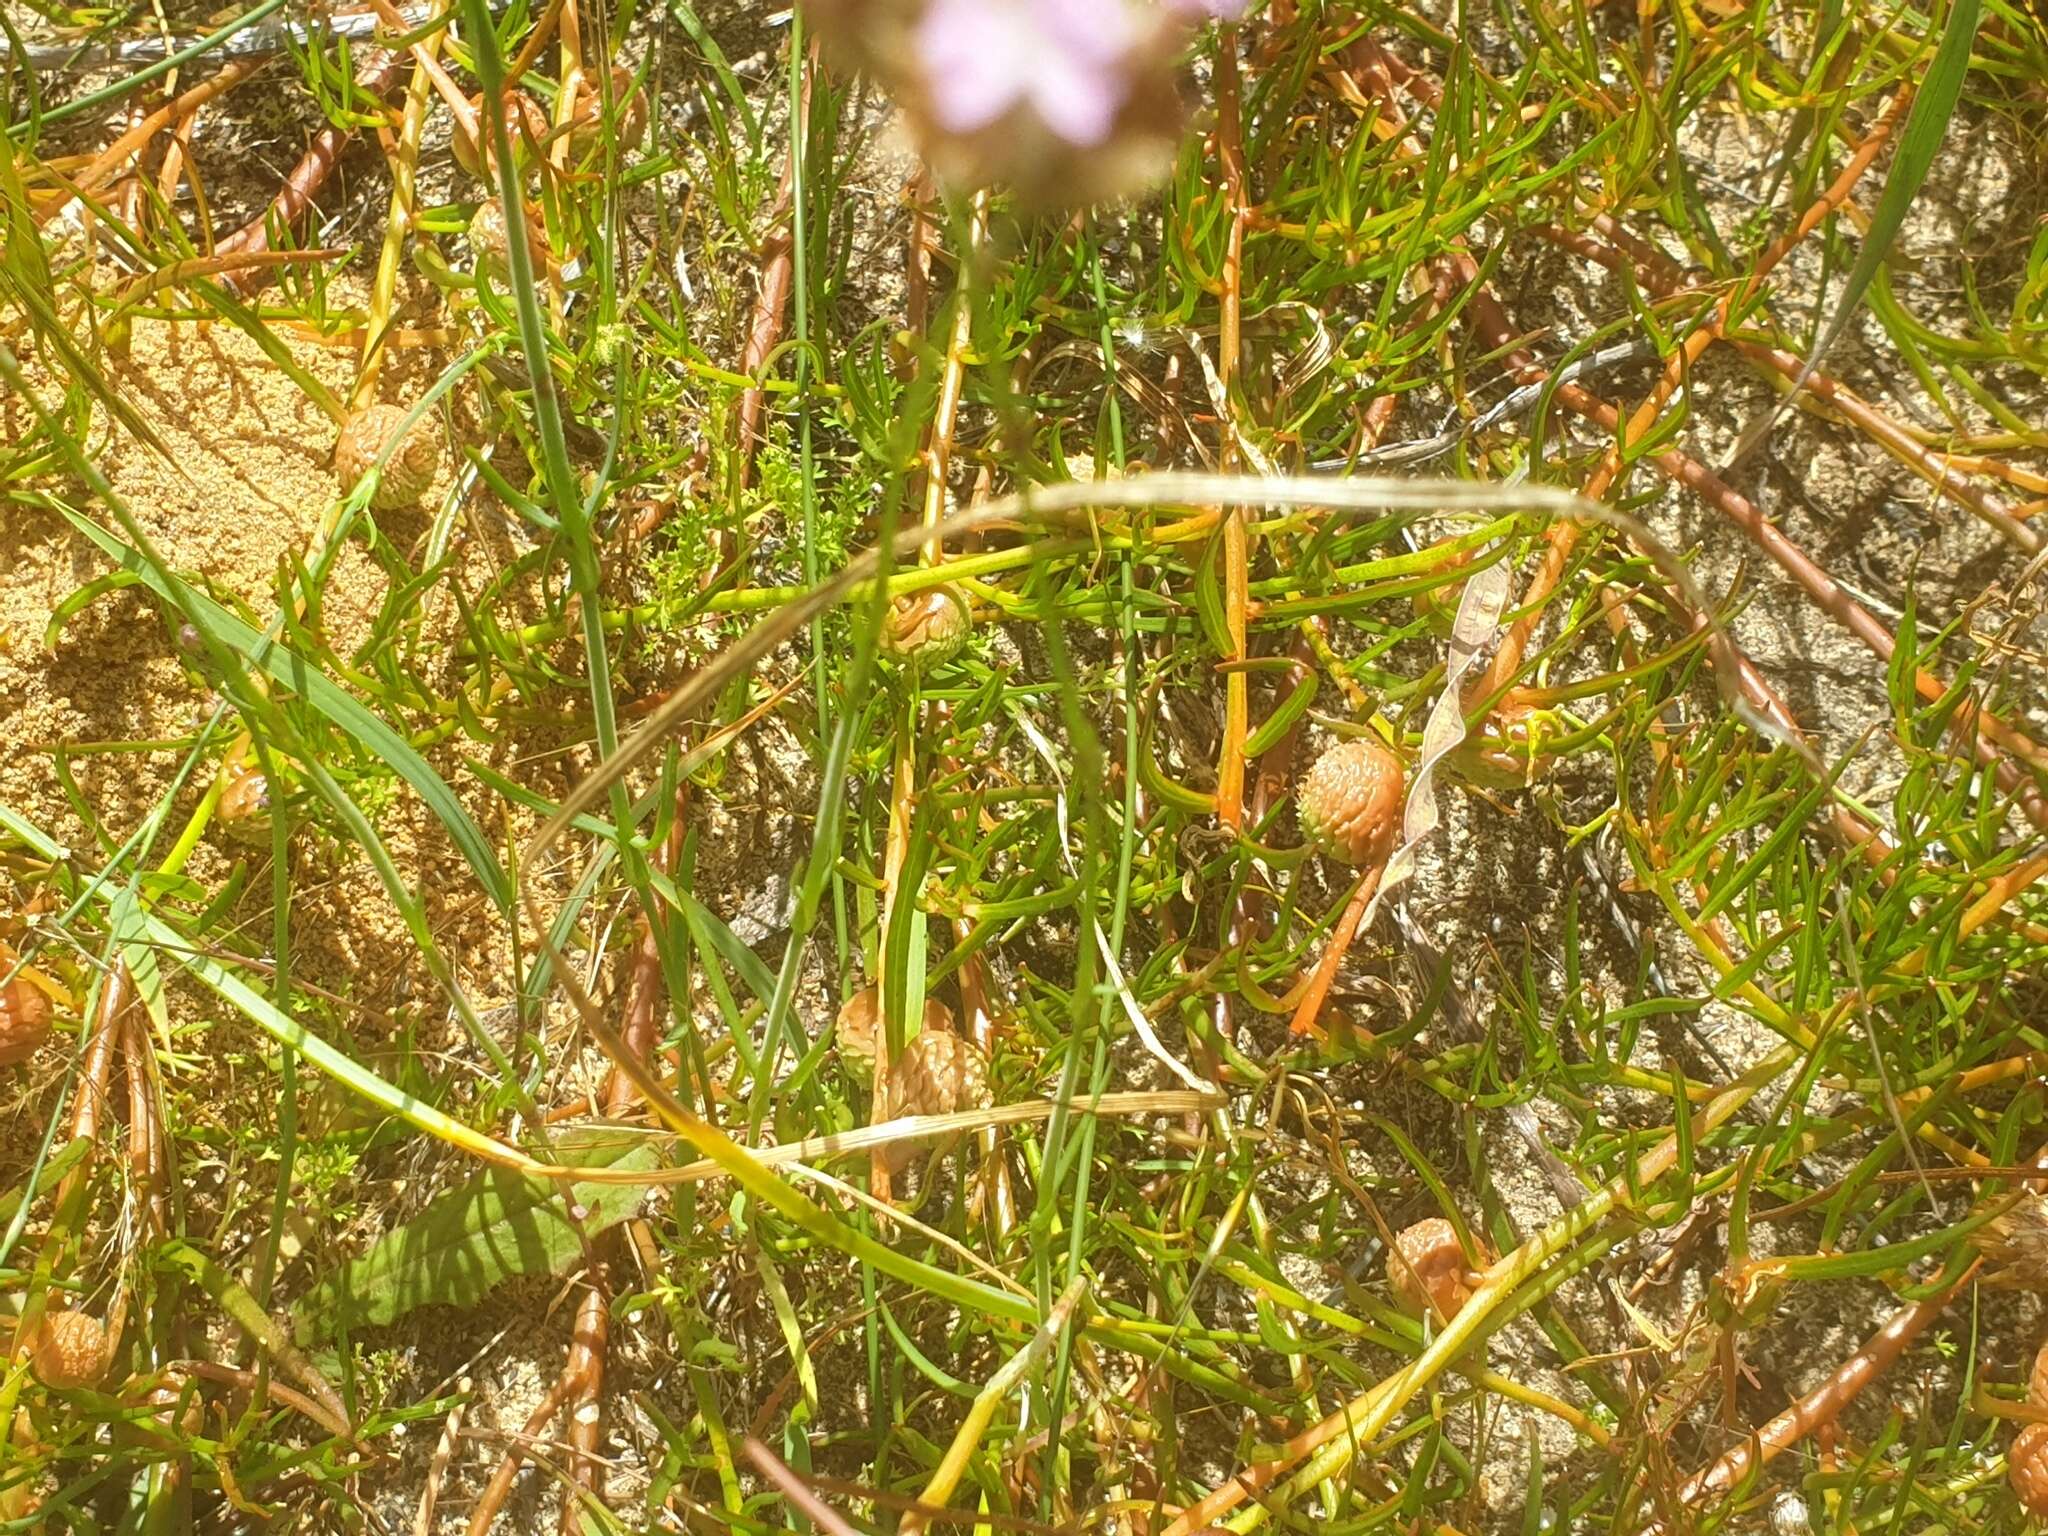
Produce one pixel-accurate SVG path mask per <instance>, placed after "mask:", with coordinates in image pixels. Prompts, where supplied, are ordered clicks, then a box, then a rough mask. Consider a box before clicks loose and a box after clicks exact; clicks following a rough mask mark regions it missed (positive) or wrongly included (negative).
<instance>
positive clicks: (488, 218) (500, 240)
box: [469, 197, 548, 283]
mask: <svg viewBox="0 0 2048 1536" xmlns="http://www.w3.org/2000/svg"><path fill="white" fill-rule="evenodd" d="M519 222H520V223H521V224H522V225H523V226H524V227H525V230H526V254H527V256H528V257H529V258H530V259H531V265H532V268H533V270H534V271H535V272H536V273H541V272H545V271H546V270H547V265H548V247H547V239H546V237H545V236H544V235H543V234H542V233H541V230H540V228H539V226H538V225H537V224H536V223H535V222H534V219H533V217H532V215H531V214H528V213H525V212H524V211H522V213H521V217H520V221H519ZM469 250H470V255H471V258H472V265H473V266H474V267H475V269H476V270H477V271H479V272H485V273H488V274H490V276H491V277H492V278H494V279H495V280H496V281H498V282H500V283H502V282H505V281H506V280H507V279H508V278H509V277H510V276H511V273H512V232H511V230H510V229H509V228H507V226H506V222H505V205H504V204H503V203H501V202H499V201H498V199H497V198H495V197H493V198H488V199H486V200H485V201H483V202H481V203H479V204H477V209H476V212H475V213H473V214H471V215H470V219H469Z"/></svg>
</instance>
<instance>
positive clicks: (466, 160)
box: [449, 91, 548, 177]
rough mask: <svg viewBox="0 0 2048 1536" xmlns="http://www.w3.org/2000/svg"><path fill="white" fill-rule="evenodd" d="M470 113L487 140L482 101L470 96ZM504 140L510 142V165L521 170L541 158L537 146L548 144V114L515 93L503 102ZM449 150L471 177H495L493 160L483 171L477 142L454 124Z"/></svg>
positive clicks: (519, 92) (529, 99)
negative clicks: (511, 163) (488, 167)
mask: <svg viewBox="0 0 2048 1536" xmlns="http://www.w3.org/2000/svg"><path fill="white" fill-rule="evenodd" d="M469 110H470V112H471V114H472V115H473V116H474V117H475V119H476V125H477V131H478V132H479V133H482V134H484V135H485V136H486V137H488V136H489V133H490V125H489V122H488V121H487V120H486V119H485V117H484V99H483V97H481V96H472V97H471V98H470V100H469ZM505 136H506V137H507V138H508V139H510V140H511V141H512V162H513V164H515V165H517V166H519V167H521V169H522V170H524V168H526V167H528V166H530V165H532V164H533V163H534V161H536V160H538V159H539V158H540V146H541V145H542V144H544V143H546V142H547V136H548V114H547V112H546V110H545V109H544V108H542V106H541V104H540V103H539V102H537V101H535V100H534V99H533V98H532V97H531V96H529V95H527V94H526V92H524V91H514V92H513V93H512V94H511V95H510V96H507V97H506V98H505ZM449 148H451V149H453V150H454V151H455V163H456V164H457V165H459V166H461V167H462V168H463V169H464V170H465V171H467V172H469V174H470V175H472V176H476V177H483V176H486V175H489V176H495V175H496V174H497V170H496V165H497V162H496V160H492V161H491V162H490V169H488V170H486V169H484V167H483V157H481V156H479V154H478V153H477V143H476V140H475V139H473V138H471V137H470V135H469V133H468V131H467V130H466V129H465V128H464V127H463V126H462V124H460V123H457V124H456V125H455V132H454V134H453V135H452V136H451V137H450V139H449Z"/></svg>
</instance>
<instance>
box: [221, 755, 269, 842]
mask: <svg viewBox="0 0 2048 1536" xmlns="http://www.w3.org/2000/svg"><path fill="white" fill-rule="evenodd" d="M214 814H215V815H217V816H218V817H219V818H220V824H221V827H222V828H223V829H224V830H225V831H226V832H227V834H228V836H229V837H232V838H234V839H235V840H236V841H238V842H245V843H258V842H264V843H267V842H269V841H270V780H268V779H267V778H265V777H264V776H263V770H262V769H261V768H259V767H257V766H256V762H255V759H253V758H247V757H238V758H236V759H235V760H234V761H233V762H231V763H229V764H228V765H227V766H226V767H224V768H222V769H221V771H220V803H219V805H218V806H216V807H215V810H214Z"/></svg>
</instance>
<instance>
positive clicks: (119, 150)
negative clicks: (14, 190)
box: [36, 58, 263, 223]
mask: <svg viewBox="0 0 2048 1536" xmlns="http://www.w3.org/2000/svg"><path fill="white" fill-rule="evenodd" d="M262 65H263V61H262V60H261V59H252V58H242V59H230V60H228V61H227V63H225V64H223V65H222V66H221V67H220V72H219V73H218V74H216V75H214V76H213V78H212V79H210V80H203V81H201V82H200V83H199V84H198V85H195V86H193V87H192V88H191V89H190V90H187V91H185V92H183V93H182V94H180V95H179V96H178V97H177V98H176V99H174V100H172V101H169V102H166V103H165V104H164V105H163V106H161V107H158V108H157V109H156V110H155V111H154V112H152V113H150V114H149V115H148V116H147V117H145V118H143V119H142V120H141V121H140V122H138V123H136V124H135V125H134V126H133V127H131V128H130V129H129V130H128V131H127V132H126V133H124V134H122V135H121V136H120V137H119V138H118V139H116V140H114V142H113V143H112V144H109V145H108V146H107V147H106V148H105V149H104V150H102V151H101V152H100V153H99V154H97V155H95V156H94V157H93V159H92V163H91V164H89V165H87V166H86V168H85V169H84V170H83V171H81V172H80V173H79V174H78V176H77V177H76V178H74V180H73V181H72V183H71V186H70V188H69V189H68V190H67V191H66V193H65V195H64V196H62V197H60V198H58V199H57V200H56V201H55V202H54V203H53V204H51V205H50V206H48V207H46V208H43V209H41V210H39V211H38V212H37V214H36V221H37V222H38V223H48V222H49V221H50V220H51V219H52V218H54V217H56V215H57V214H58V213H60V212H62V211H63V210H64V209H65V208H66V207H68V206H70V203H71V199H72V198H74V197H79V196H90V195H91V194H92V193H94V192H97V191H98V190H99V189H100V188H101V187H102V186H104V185H105V184H106V182H107V180H108V179H109V178H110V177H112V176H114V175H115V174H116V173H118V172H119V170H120V168H121V167H122V166H123V165H124V164H126V163H127V161H128V159H129V157H130V156H133V155H136V154H138V153H140V152H141V150H142V147H143V146H144V145H145V144H147V143H148V142H149V141H150V140H151V139H153V138H155V137H156V133H157V130H158V129H160V128H162V127H163V126H164V124H166V123H169V122H172V121H174V120H175V119H177V118H180V117H188V116H190V115H191V114H192V113H194V112H196V111H198V110H199V108H201V107H203V106H204V105H206V103H207V102H209V101H212V100H213V99H214V98H215V97H216V96H220V95H223V94H224V93H226V92H228V91H231V90H233V89H234V88H235V87H236V86H238V85H240V84H241V83H242V82H243V81H244V80H246V79H248V78H249V77H250V76H251V75H253V74H255V73H256V71H257V70H258V69H260V68H261V67H262Z"/></svg>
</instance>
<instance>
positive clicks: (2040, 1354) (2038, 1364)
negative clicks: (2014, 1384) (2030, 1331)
mask: <svg viewBox="0 0 2048 1536" xmlns="http://www.w3.org/2000/svg"><path fill="white" fill-rule="evenodd" d="M2027 1401H2028V1402H2030V1403H2032V1404H2033V1405H2034V1406H2035V1407H2036V1408H2048V1344H2043V1345H2042V1346H2041V1347H2040V1348H2039V1349H2037V1350H2035V1351H2034V1369H2033V1370H2032V1371H2031V1372H2029V1373H2028V1375H2027Z"/></svg>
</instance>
